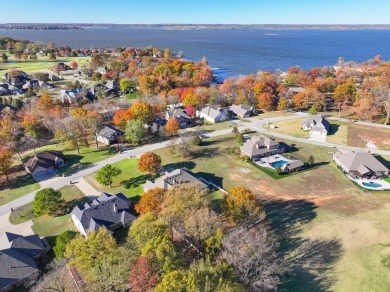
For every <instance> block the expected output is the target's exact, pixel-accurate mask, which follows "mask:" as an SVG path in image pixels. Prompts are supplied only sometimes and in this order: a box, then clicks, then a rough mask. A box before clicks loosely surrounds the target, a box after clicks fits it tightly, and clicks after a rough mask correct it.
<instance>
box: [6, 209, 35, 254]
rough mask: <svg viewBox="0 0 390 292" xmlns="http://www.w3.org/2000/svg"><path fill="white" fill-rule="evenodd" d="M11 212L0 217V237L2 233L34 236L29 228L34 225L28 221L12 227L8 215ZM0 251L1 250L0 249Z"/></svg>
mask: <svg viewBox="0 0 390 292" xmlns="http://www.w3.org/2000/svg"><path fill="white" fill-rule="evenodd" d="M10 214H11V212H8V213H5V214H4V215H1V216H0V223H1V224H0V236H1V235H3V234H4V232H12V233H17V234H20V235H32V234H34V233H33V231H32V230H31V226H33V225H34V223H33V222H32V221H31V220H29V221H27V222H24V223H21V224H18V225H13V224H11V223H10V222H9V219H8V218H9V215H10ZM0 249H1V248H0Z"/></svg>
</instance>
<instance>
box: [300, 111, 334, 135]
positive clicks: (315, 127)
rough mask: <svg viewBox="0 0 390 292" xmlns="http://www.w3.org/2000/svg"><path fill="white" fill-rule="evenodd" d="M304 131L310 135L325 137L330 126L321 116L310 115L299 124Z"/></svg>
mask: <svg viewBox="0 0 390 292" xmlns="http://www.w3.org/2000/svg"><path fill="white" fill-rule="evenodd" d="M301 127H302V129H303V130H305V131H310V134H311V135H313V136H314V135H315V136H326V135H328V133H329V129H330V124H329V122H328V121H327V120H326V119H325V118H324V117H323V116H322V115H310V116H308V117H307V118H306V119H304V120H303V121H302V123H301Z"/></svg>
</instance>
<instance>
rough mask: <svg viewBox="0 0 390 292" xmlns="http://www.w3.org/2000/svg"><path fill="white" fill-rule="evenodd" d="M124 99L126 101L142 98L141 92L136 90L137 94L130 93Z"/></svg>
mask: <svg viewBox="0 0 390 292" xmlns="http://www.w3.org/2000/svg"><path fill="white" fill-rule="evenodd" d="M126 98H127V99H140V98H142V92H141V91H138V90H137V92H132V93H129V94H126Z"/></svg>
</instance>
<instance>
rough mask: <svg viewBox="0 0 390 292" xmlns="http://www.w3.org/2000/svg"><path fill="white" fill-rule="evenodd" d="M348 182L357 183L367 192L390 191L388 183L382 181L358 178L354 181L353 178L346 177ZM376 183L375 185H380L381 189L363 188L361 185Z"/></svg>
mask: <svg viewBox="0 0 390 292" xmlns="http://www.w3.org/2000/svg"><path fill="white" fill-rule="evenodd" d="M347 177H348V178H349V179H350V180H352V181H354V182H356V183H358V184H359V185H360V186H361V187H363V188H365V189H367V190H376V191H384V190H390V183H388V182H387V181H384V180H383V179H361V178H358V179H355V178H352V177H351V176H349V175H348V176H347ZM370 182H372V183H376V184H380V185H381V187H378V188H374V187H369V186H365V185H363V183H370Z"/></svg>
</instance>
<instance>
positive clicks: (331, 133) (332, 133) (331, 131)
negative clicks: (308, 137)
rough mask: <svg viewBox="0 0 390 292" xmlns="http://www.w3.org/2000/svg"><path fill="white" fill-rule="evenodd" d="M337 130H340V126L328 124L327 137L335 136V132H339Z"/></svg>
mask: <svg viewBox="0 0 390 292" xmlns="http://www.w3.org/2000/svg"><path fill="white" fill-rule="evenodd" d="M339 128H340V125H337V124H330V127H329V133H328V136H329V135H334V134H336V133H337V131H338V130H339Z"/></svg>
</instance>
